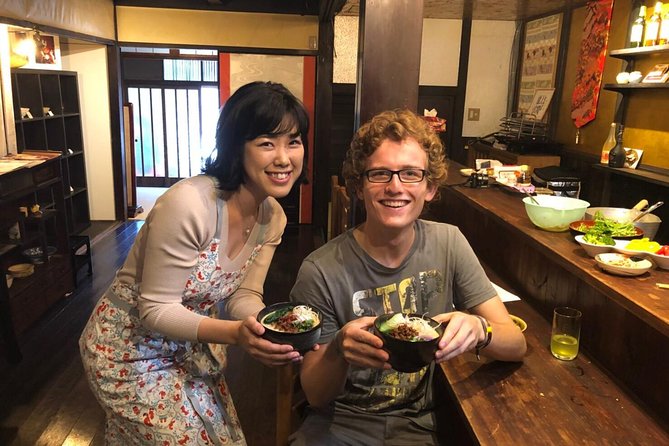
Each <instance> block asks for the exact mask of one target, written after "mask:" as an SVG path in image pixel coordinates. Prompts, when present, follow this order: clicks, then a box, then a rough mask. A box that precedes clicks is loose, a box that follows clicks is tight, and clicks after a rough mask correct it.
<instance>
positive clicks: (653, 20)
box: [643, 2, 662, 46]
mask: <svg viewBox="0 0 669 446" xmlns="http://www.w3.org/2000/svg"><path fill="white" fill-rule="evenodd" d="M661 23H662V2H657V3H655V9H654V10H653V14H652V15H651V16H650V18H649V19H648V20H647V21H646V32H645V34H644V37H643V46H653V45H658V42H659V39H660V24H661Z"/></svg>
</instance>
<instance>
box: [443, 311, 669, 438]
mask: <svg viewBox="0 0 669 446" xmlns="http://www.w3.org/2000/svg"><path fill="white" fill-rule="evenodd" d="M506 305H507V308H508V309H509V312H511V313H512V314H515V315H517V316H519V317H521V318H522V319H524V320H525V321H526V322H527V324H528V328H527V330H526V331H525V338H526V339H527V345H528V351H527V355H526V356H525V359H524V361H523V363H522V364H521V363H508V362H499V361H486V360H483V359H482V360H481V361H480V362H479V361H477V360H476V357H475V356H474V355H470V354H464V355H461V356H458V357H457V358H455V359H453V360H451V361H448V362H446V363H443V364H441V366H442V370H443V372H444V374H445V376H446V378H447V380H448V383H449V387H450V393H451V397H452V398H453V399H454V400H455V401H456V402H457V403H458V404H457V406H459V411H460V415H461V416H462V417H463V418H464V419H465V420H466V422H467V423H468V424H469V426H468V428H469V431H470V433H471V434H473V436H474V437H475V438H476V440H477V441H478V442H479V443H480V444H481V445H501V444H517V445H522V444H526V445H534V444H537V445H538V444H546V445H547V444H565V445H567V444H669V433H668V432H667V431H666V430H664V428H663V427H662V426H661V425H660V424H658V423H657V422H656V421H655V420H653V419H652V418H651V417H649V416H648V414H647V413H646V412H645V411H644V410H643V408H641V407H640V406H639V404H638V403H637V402H635V401H633V400H632V399H631V398H630V397H629V396H628V395H627V394H626V393H625V392H623V391H622V390H621V388H620V387H618V386H616V385H615V384H614V383H613V382H612V381H611V379H610V378H609V377H608V376H607V375H606V374H604V373H603V372H602V371H601V369H599V368H598V367H597V366H596V365H595V364H593V362H592V361H591V360H590V359H589V357H588V355H587V354H586V353H583V352H580V353H579V355H578V356H577V357H576V359H575V360H573V361H560V360H559V359H556V358H554V357H553V356H552V355H551V352H550V347H549V344H550V330H551V329H550V324H549V323H548V322H547V321H545V320H544V319H543V318H542V317H541V316H540V315H539V314H538V313H537V312H536V311H534V310H532V308H531V307H530V306H529V305H528V304H527V303H525V302H509V303H507V304H506Z"/></svg>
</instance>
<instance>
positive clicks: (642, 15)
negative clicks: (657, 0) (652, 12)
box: [630, 5, 669, 48]
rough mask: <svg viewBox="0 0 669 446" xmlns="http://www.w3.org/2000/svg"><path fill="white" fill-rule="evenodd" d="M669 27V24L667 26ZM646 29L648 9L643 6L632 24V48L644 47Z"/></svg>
mask: <svg viewBox="0 0 669 446" xmlns="http://www.w3.org/2000/svg"><path fill="white" fill-rule="evenodd" d="M667 26H668V27H669V23H668V24H667ZM645 29H646V7H645V6H643V5H642V6H641V7H640V8H639V16H638V17H637V18H636V19H635V20H634V23H633V24H632V32H631V33H630V46H631V47H632V48H638V47H640V46H643V32H644V30H645ZM667 29H668V30H669V28H667Z"/></svg>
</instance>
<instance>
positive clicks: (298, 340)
mask: <svg viewBox="0 0 669 446" xmlns="http://www.w3.org/2000/svg"><path fill="white" fill-rule="evenodd" d="M298 305H306V304H300V303H297V302H279V303H276V304H272V305H270V306H268V307H265V308H263V309H262V310H261V311H260V313H258V317H257V319H258V322H260V323H261V324H262V320H263V319H264V318H265V316H267V315H269V314H270V313H273V312H274V311H277V310H281V309H284V308H294V307H296V306H298ZM306 306H307V307H309V308H311V309H312V310H314V311H315V312H316V314H318V324H316V326H315V327H312V328H311V329H310V330H308V331H303V332H300V333H287V332H283V331H277V330H273V329H271V328H269V327H267V326H265V325H263V327H265V334H263V338H265V339H267V340H268V341H271V342H274V343H275V344H289V345H292V346H293V348H294V349H295V350H297V351H299V352H300V353H305V352H308V351H309V350H311V348H312V347H313V346H314V344H316V343H317V342H318V339H320V337H321V325H322V324H323V314H322V313H321V312H320V311H319V310H318V309H317V308H316V307H314V306H312V305H306Z"/></svg>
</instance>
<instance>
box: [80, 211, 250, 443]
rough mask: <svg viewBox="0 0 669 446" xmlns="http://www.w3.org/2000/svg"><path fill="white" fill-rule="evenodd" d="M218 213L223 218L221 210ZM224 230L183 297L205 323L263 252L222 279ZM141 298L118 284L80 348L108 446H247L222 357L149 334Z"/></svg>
mask: <svg viewBox="0 0 669 446" xmlns="http://www.w3.org/2000/svg"><path fill="white" fill-rule="evenodd" d="M219 201H220V200H219ZM218 208H219V209H218V214H219V218H220V214H221V209H220V208H221V204H220V203H219V206H218ZM217 228H218V231H217V233H216V235H215V236H214V238H213V239H212V240H211V242H210V243H209V245H208V246H207V247H206V249H205V250H204V251H202V252H201V253H200V254H199V256H198V261H197V264H196V265H195V267H194V268H193V270H192V271H191V273H190V276H189V278H188V280H187V282H186V285H185V287H184V290H183V294H182V303H183V305H184V306H185V307H186V308H188V309H189V310H191V311H194V312H196V313H199V314H202V315H208V314H210V312H211V310H214V308H213V307H214V305H215V304H217V303H219V302H220V301H221V300H223V299H225V298H227V297H229V296H230V295H231V294H232V293H233V292H234V291H235V290H236V289H237V288H238V287H239V285H240V283H241V282H242V280H243V278H244V275H245V273H246V270H247V269H248V268H249V266H250V265H251V264H252V263H253V260H254V259H255V257H256V255H257V254H258V252H259V250H260V248H261V247H262V244H261V243H258V244H256V246H255V247H254V248H253V251H252V253H251V255H250V256H249V258H248V260H247V261H246V263H245V264H244V265H243V266H242V268H241V269H240V270H238V271H230V272H228V271H223V270H222V268H221V266H220V263H219V244H220V225H219V224H218V222H217ZM257 240H262V234H261V235H260V236H259V237H258V238H257ZM138 290H139V285H138V284H137V285H132V286H131V285H128V284H125V283H121V282H120V281H118V280H115V281H114V282H113V283H112V285H111V286H110V288H109V290H108V291H107V292H106V294H105V296H104V297H103V298H102V299H100V302H98V305H97V307H96V308H95V310H94V311H93V313H92V315H91V318H90V320H89V321H88V324H87V326H86V328H85V329H84V332H83V333H82V335H81V338H80V340H79V345H80V349H81V354H82V360H83V363H84V369H85V371H86V374H87V375H88V379H89V381H90V382H91V383H92V385H91V387H92V389H93V392H94V393H95V395H96V397H97V399H98V401H99V402H100V403H101V405H102V406H103V408H104V409H105V412H106V414H107V426H106V432H105V435H106V438H105V441H106V443H107V444H115V445H131V444H150V445H228V444H232V445H244V444H246V441H245V439H244V435H243V433H242V430H241V426H240V423H239V419H238V418H237V413H236V411H235V408H234V406H233V403H232V399H231V397H230V394H229V392H228V388H227V385H226V383H225V379H224V376H223V367H222V365H221V364H222V363H221V362H220V361H219V360H217V359H216V358H218V355H216V356H214V355H213V354H212V352H211V351H210V350H209V346H208V345H207V344H203V343H199V342H188V341H176V340H172V339H169V338H167V337H166V336H164V335H162V334H160V333H157V332H155V331H151V330H149V329H146V328H144V327H143V326H142V324H141V322H140V320H139V317H138V315H139V313H138V310H137V297H138V294H139V292H138Z"/></svg>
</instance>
